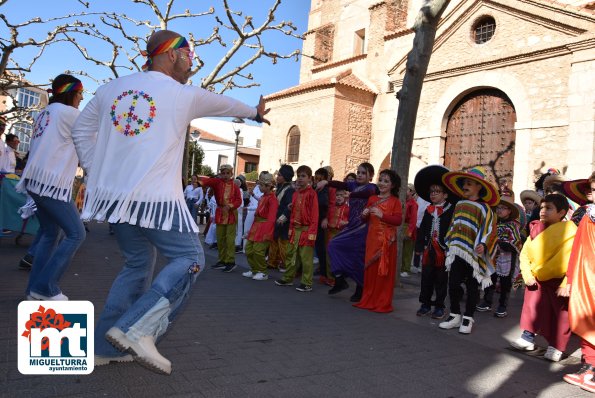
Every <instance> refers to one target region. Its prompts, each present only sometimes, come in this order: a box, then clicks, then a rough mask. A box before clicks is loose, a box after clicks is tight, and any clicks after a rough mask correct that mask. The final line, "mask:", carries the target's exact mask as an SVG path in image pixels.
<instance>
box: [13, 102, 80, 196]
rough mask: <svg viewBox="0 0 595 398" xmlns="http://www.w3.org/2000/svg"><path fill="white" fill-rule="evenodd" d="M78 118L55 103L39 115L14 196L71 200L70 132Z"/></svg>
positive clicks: (72, 163)
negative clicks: (23, 195) (31, 193)
mask: <svg viewBox="0 0 595 398" xmlns="http://www.w3.org/2000/svg"><path fill="white" fill-rule="evenodd" d="M79 114H80V112H79V110H78V109H76V108H74V107H72V106H68V105H64V104H61V103H58V102H55V103H53V104H50V105H48V106H47V107H46V108H45V109H44V110H43V111H41V113H40V114H39V116H38V117H37V119H36V120H35V124H34V126H33V134H32V136H31V145H30V149H29V160H28V161H27V165H26V166H25V170H23V175H22V176H21V181H20V182H19V183H18V184H17V186H16V190H17V191H18V192H22V193H25V192H26V191H31V192H33V193H36V194H38V195H39V196H47V197H50V198H52V199H57V200H60V201H62V202H69V201H70V200H71V192H72V183H73V182H74V177H75V175H76V168H77V165H78V156H77V155H76V151H75V149H74V144H73V142H72V135H71V128H72V125H73V124H74V122H75V120H76V118H77V117H78V115H79Z"/></svg>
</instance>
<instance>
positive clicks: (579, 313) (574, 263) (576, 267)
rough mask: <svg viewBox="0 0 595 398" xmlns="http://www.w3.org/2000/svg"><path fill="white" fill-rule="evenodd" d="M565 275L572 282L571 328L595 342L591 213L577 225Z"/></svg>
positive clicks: (594, 242) (594, 236)
mask: <svg viewBox="0 0 595 398" xmlns="http://www.w3.org/2000/svg"><path fill="white" fill-rule="evenodd" d="M592 206H595V205H592ZM566 275H567V277H568V284H569V285H570V301H569V305H568V316H569V318H570V328H571V329H572V331H573V332H574V333H576V334H577V335H579V336H580V337H581V338H582V339H584V340H586V341H587V342H588V343H589V344H590V345H591V346H595V293H594V292H595V222H593V221H592V220H591V219H590V218H589V215H588V214H587V215H585V216H584V217H583V219H582V220H581V222H580V223H579V225H578V230H577V231H576V235H575V237H574V242H573V246H572V252H571V254H570V260H569V261H568V271H567V273H566Z"/></svg>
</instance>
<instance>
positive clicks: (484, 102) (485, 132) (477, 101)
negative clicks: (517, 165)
mask: <svg viewBox="0 0 595 398" xmlns="http://www.w3.org/2000/svg"><path fill="white" fill-rule="evenodd" d="M515 122H516V112H515V110H514V106H513V104H512V101H510V99H509V98H508V96H507V95H506V94H504V93H503V92H502V91H500V90H497V89H481V90H477V91H473V92H472V93H470V94H467V95H466V96H465V97H463V98H462V99H461V100H460V101H459V102H458V103H457V105H456V106H455V107H454V108H453V110H452V112H451V113H450V115H449V117H448V123H447V126H446V142H445V147H444V165H445V166H446V167H448V168H449V169H451V170H467V169H469V168H471V167H474V166H483V167H485V169H486V170H487V172H488V175H489V178H490V179H491V180H492V181H493V182H495V183H497V184H498V185H504V184H506V185H509V186H512V177H513V171H514V143H515V137H516V132H515V129H514V124H515Z"/></svg>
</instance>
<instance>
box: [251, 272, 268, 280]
mask: <svg viewBox="0 0 595 398" xmlns="http://www.w3.org/2000/svg"><path fill="white" fill-rule="evenodd" d="M252 279H253V280H255V281H266V280H267V279H269V276H268V275H267V274H265V273H264V272H257V273H256V274H255V275H254V276H253V277H252Z"/></svg>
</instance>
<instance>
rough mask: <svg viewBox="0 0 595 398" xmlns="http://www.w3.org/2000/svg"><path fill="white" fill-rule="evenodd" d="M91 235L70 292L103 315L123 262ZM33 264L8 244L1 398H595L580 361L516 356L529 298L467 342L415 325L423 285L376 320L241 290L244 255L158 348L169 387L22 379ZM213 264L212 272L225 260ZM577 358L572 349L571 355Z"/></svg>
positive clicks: (327, 304) (160, 381) (128, 373)
mask: <svg viewBox="0 0 595 398" xmlns="http://www.w3.org/2000/svg"><path fill="white" fill-rule="evenodd" d="M90 228H91V232H90V233H89V234H88V235H87V240H86V242H85V243H84V244H83V246H82V247H81V250H80V251H79V252H78V253H77V255H76V257H75V259H74V261H73V264H72V265H71V267H70V268H69V270H68V271H67V272H66V274H65V276H64V279H63V282H62V284H61V286H62V288H63V290H64V292H65V293H66V294H67V295H68V296H69V297H70V298H71V299H73V300H90V301H92V302H93V304H94V305H95V312H96V315H97V314H98V313H99V311H100V310H101V308H102V306H103V303H104V300H105V296H106V294H107V291H108V289H109V287H110V285H111V282H112V281H113V279H114V277H115V275H116V274H117V273H118V272H119V270H120V268H121V265H122V264H121V262H122V259H121V256H120V254H119V252H118V249H117V245H116V243H115V239H114V237H113V236H110V235H109V234H108V231H107V225H105V224H91V225H90ZM30 240H31V239H30V237H26V238H25V239H23V242H24V243H28V242H30ZM24 252H25V248H23V247H16V246H15V245H14V243H13V242H12V241H9V240H6V239H3V240H2V241H1V244H0V264H1V266H0V280H2V289H1V290H0V305H1V306H2V308H3V311H2V313H1V315H0V322H1V324H2V325H3V327H2V328H1V329H0V347H2V348H1V350H0V354H1V356H0V383H1V385H2V389H0V397H29V396H30V397H36V398H38V397H58V396H59V397H100V396H101V397H109V396H113V397H161V396H179V397H287V398H289V397H309V396H317V397H422V396H423V397H498V398H499V397H521V396H522V397H552V398H553V397H555V398H562V397H592V396H593V395H591V394H589V393H587V392H585V391H583V390H581V389H580V388H577V387H574V386H571V385H569V384H566V383H564V382H563V381H562V375H563V374H564V373H566V372H568V371H573V370H575V369H578V366H577V365H576V364H577V363H578V360H577V358H576V357H575V356H571V357H569V358H567V359H565V360H564V361H562V362H561V363H558V364H554V363H551V362H548V361H546V360H544V359H543V358H541V357H539V355H538V354H539V352H538V353H537V354H534V356H530V355H526V354H520V353H518V352H515V351H512V350H510V349H508V343H509V341H511V340H513V339H515V338H516V337H518V334H519V330H518V319H519V313H520V308H521V304H522V297H521V296H522V295H521V293H522V292H517V293H516V295H514V296H513V297H512V299H511V305H510V311H509V313H510V315H509V316H508V318H504V319H498V318H494V317H493V315H492V313H478V314H477V315H476V325H475V327H474V329H473V333H472V334H471V335H461V334H459V333H457V331H456V330H450V331H444V330H440V329H438V327H437V322H435V321H433V320H432V319H431V318H429V317H424V318H420V317H417V316H415V311H416V310H417V308H418V306H419V303H418V302H417V295H418V285H419V276H417V275H414V276H411V277H410V278H409V279H407V280H404V281H403V282H404V283H403V286H401V287H399V288H397V289H396V291H395V303H394V304H395V312H393V313H391V314H375V313H371V312H368V311H364V310H360V309H356V308H353V307H352V306H351V305H350V304H351V303H349V301H348V299H349V296H350V295H351V294H352V289H350V290H349V291H346V292H344V293H341V294H339V295H338V296H332V297H330V296H328V295H327V290H328V288H327V287H326V286H323V285H319V284H315V286H314V291H313V292H311V293H300V292H297V291H296V290H295V289H293V288H288V287H279V286H275V284H274V282H273V278H272V279H269V280H268V281H262V282H257V281H252V280H249V279H246V278H243V277H242V276H241V272H242V271H243V268H242V267H245V266H246V259H245V256H244V255H237V259H238V264H240V265H241V266H242V267H238V268H237V269H236V270H235V271H234V272H233V273H231V274H225V273H222V272H220V271H215V270H210V269H207V270H205V271H204V272H203V274H202V275H201V276H200V277H199V279H198V281H197V283H196V285H195V287H194V291H193V294H192V296H191V298H190V300H189V302H188V304H187V307H186V308H185V310H184V311H183V312H182V314H181V315H180V316H179V317H178V319H177V321H176V323H175V324H174V326H173V328H172V329H171V331H170V332H169V333H168V334H167V335H166V337H165V339H164V340H163V341H162V342H161V343H160V344H159V350H160V352H161V353H162V354H163V355H164V356H166V357H167V358H169V359H170V360H171V361H172V363H173V372H172V374H171V375H170V376H162V375H157V374H155V373H152V372H150V371H148V370H146V369H145V368H143V367H141V366H139V365H137V364H135V363H126V364H116V365H109V366H102V367H98V368H96V369H95V371H94V372H93V373H92V374H91V375H88V376H24V375H21V374H20V373H19V372H18V370H17V364H16V362H17V347H16V344H17V327H16V319H17V305H18V303H19V301H20V299H21V298H22V293H23V289H24V287H25V284H26V281H27V276H28V273H27V272H26V271H20V270H18V269H17V264H18V260H19V259H20V257H21V256H22V255H23V254H24ZM206 254H207V259H208V265H210V264H212V263H213V262H214V260H215V258H216V252H215V251H214V250H210V249H206ZM159 263H160V264H163V263H164V259H163V258H160V260H159ZM274 276H278V274H277V273H276V272H275V273H273V277H274ZM576 347H577V342H576V340H573V341H572V347H571V348H570V349H569V352H573V351H574V350H575V349H576ZM542 353H543V352H542V351H541V354H542ZM575 355H576V354H575Z"/></svg>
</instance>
